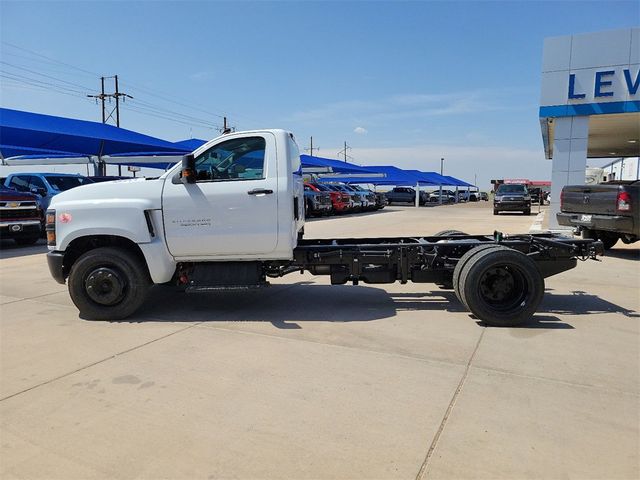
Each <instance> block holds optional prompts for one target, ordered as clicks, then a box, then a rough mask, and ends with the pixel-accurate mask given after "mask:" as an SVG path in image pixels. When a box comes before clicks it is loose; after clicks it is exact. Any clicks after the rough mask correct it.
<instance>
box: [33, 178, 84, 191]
mask: <svg viewBox="0 0 640 480" xmlns="http://www.w3.org/2000/svg"><path fill="white" fill-rule="evenodd" d="M44 178H45V179H46V180H47V182H49V185H51V186H52V187H53V188H55V189H56V190H60V191H61V192H64V191H65V190H69V189H71V188H74V187H79V186H80V185H86V184H88V183H93V181H92V180H91V179H89V178H87V177H63V176H58V175H45V177H44Z"/></svg>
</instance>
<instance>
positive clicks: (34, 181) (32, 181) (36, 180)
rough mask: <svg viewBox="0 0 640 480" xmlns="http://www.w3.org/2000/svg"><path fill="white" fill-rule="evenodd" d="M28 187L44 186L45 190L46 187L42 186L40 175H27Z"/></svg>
mask: <svg viewBox="0 0 640 480" xmlns="http://www.w3.org/2000/svg"><path fill="white" fill-rule="evenodd" d="M29 188H30V189H31V188H38V189H41V188H44V189H45V190H46V187H45V186H44V182H43V181H42V179H41V178H40V177H29Z"/></svg>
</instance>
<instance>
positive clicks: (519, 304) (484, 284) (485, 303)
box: [459, 246, 544, 327]
mask: <svg viewBox="0 0 640 480" xmlns="http://www.w3.org/2000/svg"><path fill="white" fill-rule="evenodd" d="M459 282H460V285H459V288H460V291H461V295H462V297H463V299H464V303H465V305H466V306H467V308H469V310H471V312H472V313H473V314H474V315H475V316H476V317H477V318H478V319H479V320H481V321H482V322H483V323H485V324H486V325H490V326H494V327H515V326H517V325H520V324H521V323H523V322H525V321H527V320H529V319H530V318H531V316H532V315H533V314H534V313H535V311H536V309H537V308H538V305H539V304H540V302H541V301H542V297H543V295H544V279H543V278H542V275H541V274H540V272H539V270H538V268H537V267H536V264H535V262H534V261H533V260H531V258H529V257H528V256H527V255H525V254H524V253H521V252H519V251H517V250H513V249H510V248H506V247H502V246H496V247H494V248H488V249H486V250H484V251H482V252H478V253H477V254H476V255H474V256H472V257H471V258H470V259H469V261H468V262H467V264H466V265H465V266H464V268H463V270H462V272H461V274H460V280H459Z"/></svg>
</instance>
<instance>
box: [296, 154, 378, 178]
mask: <svg viewBox="0 0 640 480" xmlns="http://www.w3.org/2000/svg"><path fill="white" fill-rule="evenodd" d="M300 162H301V164H302V168H303V171H305V170H306V171H309V170H313V169H314V168H316V169H319V170H324V171H323V172H322V173H326V172H327V171H331V172H333V173H360V174H369V173H371V172H370V171H369V170H367V169H365V168H364V167H359V166H358V165H354V164H353V163H348V162H341V161H340V160H333V159H331V158H322V157H312V156H310V155H300Z"/></svg>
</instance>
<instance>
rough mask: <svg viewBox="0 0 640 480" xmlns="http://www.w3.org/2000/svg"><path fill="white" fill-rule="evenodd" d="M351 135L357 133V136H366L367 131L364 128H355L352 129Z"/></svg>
mask: <svg viewBox="0 0 640 480" xmlns="http://www.w3.org/2000/svg"><path fill="white" fill-rule="evenodd" d="M353 133H357V134H358V135H366V134H367V133H369V130H367V129H366V128H364V127H356V128H354V129H353Z"/></svg>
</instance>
